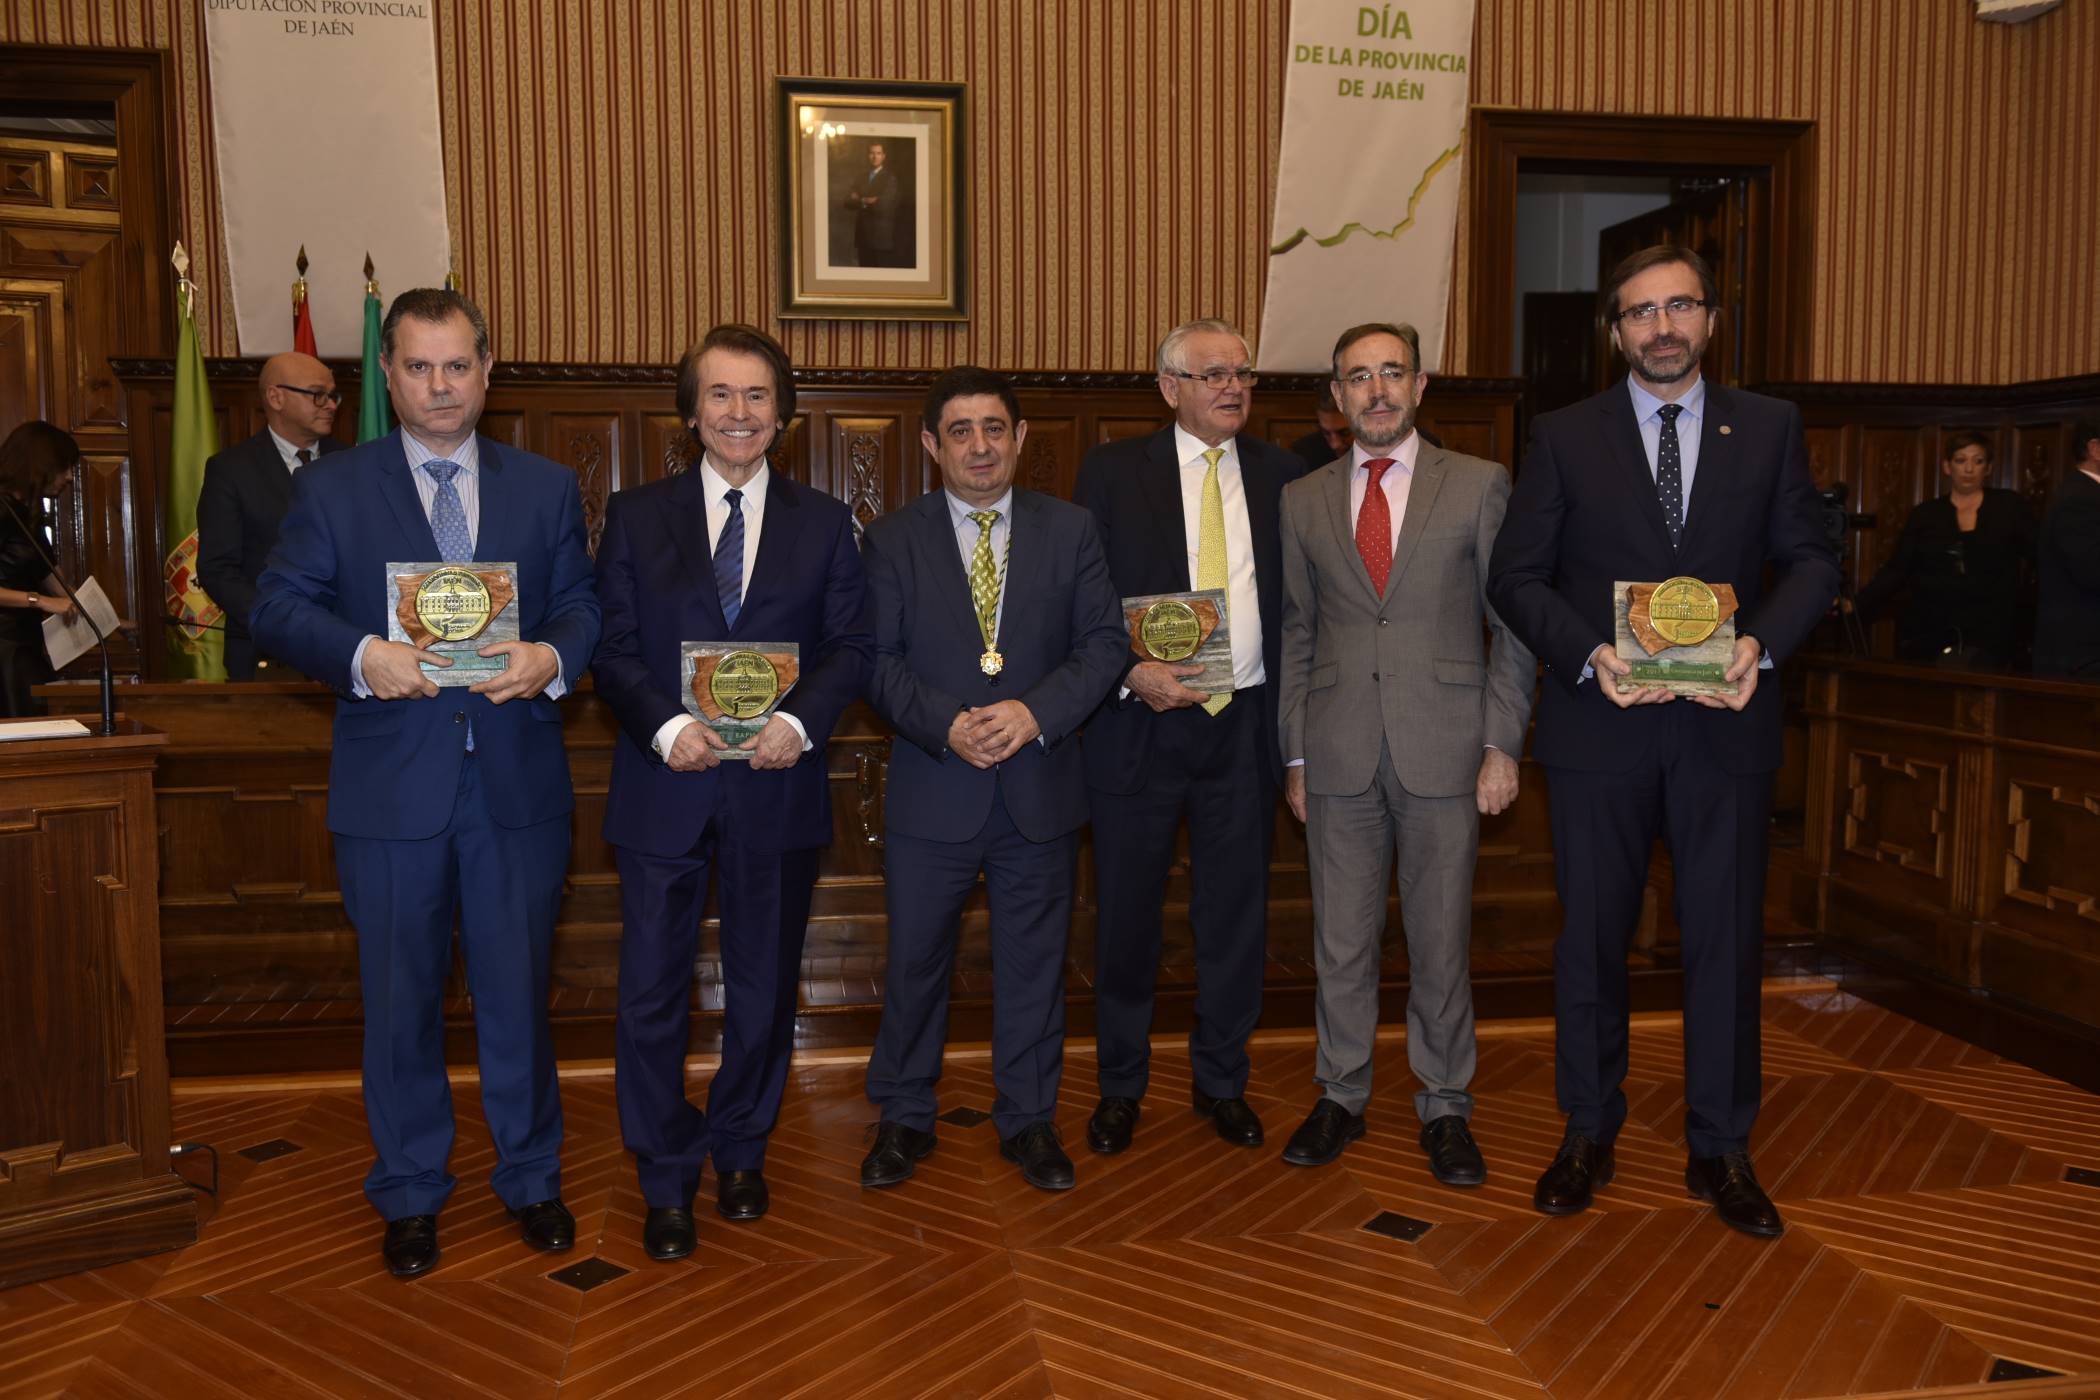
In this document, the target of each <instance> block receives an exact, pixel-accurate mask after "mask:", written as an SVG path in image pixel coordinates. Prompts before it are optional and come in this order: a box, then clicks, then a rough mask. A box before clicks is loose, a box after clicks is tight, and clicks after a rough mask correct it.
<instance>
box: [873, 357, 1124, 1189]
mask: <svg viewBox="0 0 2100 1400" xmlns="http://www.w3.org/2000/svg"><path fill="white" fill-rule="evenodd" d="M1027 434H1028V425H1027V423H1025V422H1024V421H1022V419H1021V410H1020V404H1019V402H1018V401H1017V400H1016V399H1015V398H1014V393H1013V390H1012V389H1011V388H1010V387H1008V385H1007V383H1006V381H1005V380H1004V379H1002V378H1000V377H999V376H998V375H996V374H993V373H991V372H990V371H988V370H982V369H976V368H974V367H970V366H963V367H959V368H956V369H951V370H949V371H947V372H946V373H945V374H943V375H941V376H940V378H938V379H936V380H935V381H934V383H933V387H932V389H931V390H929V391H928V393H927V395H926V406H925V409H924V417H923V426H922V429H921V432H920V440H921V441H922V442H923V443H924V444H925V447H926V451H927V453H928V454H929V455H931V456H932V457H933V458H934V460H935V461H936V462H937V463H938V464H939V465H940V470H941V482H942V487H943V489H941V490H939V491H933V492H929V493H927V494H926V495H924V496H921V497H920V498H919V499H917V500H915V501H913V502H911V503H910V504H908V505H906V506H904V507H903V508H902V509H900V510H897V511H894V512H892V513H891V514H889V515H886V516H884V517H883V518H882V519H880V520H877V521H876V522H875V523H873V524H872V525H870V526H869V527H868V531H867V536H866V538H865V540H864V542H863V554H862V558H863V560H864V561H865V563H866V565H867V570H868V588H869V592H870V594H871V596H872V597H873V600H874V611H875V675H874V679H873V680H872V682H871V683H870V685H869V688H868V696H869V699H870V700H871V701H872V702H873V703H874V706H875V709H876V710H877V711H878V712H879V713H880V714H881V715H882V716H883V717H884V718H885V719H887V720H888V721H889V722H890V724H891V726H892V727H893V728H895V730H896V731H897V737H896V739H895V740H894V741H893V742H892V744H891V746H890V768H889V786H888V789H887V794H886V800H885V802H884V807H883V811H884V833H885V842H886V856H885V866H884V873H885V877H886V879H885V896H886V899H887V901H888V907H889V968H888V973H887V980H886V983H885V986H884V990H883V1006H882V1029H881V1031H880V1033H879V1034H878V1035H877V1036H876V1038H875V1050H874V1054H873V1055H872V1056H871V1057H870V1059H869V1061H868V1097H869V1099H871V1100H872V1101H874V1102H875V1103H876V1104H877V1105H879V1106H880V1107H881V1109H882V1122H881V1124H880V1126H879V1127H878V1129H877V1131H876V1135H875V1141H874V1144H873V1147H872V1148H871V1150H870V1151H869V1152H868V1155H867V1158H866V1160H864V1161H863V1162H862V1163H861V1168H860V1180H861V1184H862V1185H863V1186H894V1185H896V1184H898V1183H899V1182H901V1181H903V1180H905V1179H906V1178H907V1177H909V1176H911V1174H912V1172H913V1169H914V1167H915V1166H916V1164H917V1163H918V1161H919V1159H921V1158H923V1157H925V1156H926V1155H927V1154H928V1153H929V1152H931V1151H933V1149H934V1126H933V1124H934V1117H935V1114H936V1113H937V1112H938V1111H939V1104H938V1101H937V1099H936V1097H935V1090H936V1087H937V1085H938V1083H939V1080H940V1074H941V1056H942V1044H943V1038H944V1036H945V1034H946V1026H947V1019H948V1016H947V1012H948V984H949V978H950V975H951V973H952V971H953V969H954V966H955V945H956V938H957V935H958V931H959V924H960V919H961V916H962V907H963V901H964V900H965V899H966V898H967V897H968V896H969V893H970V890H971V889H972V887H973V886H974V885H975V884H976V881H977V877H978V874H979V872H982V873H983V875H984V880H985V886H986V890H987V892H988V893H989V895H990V902H991V930H990V933H991V944H992V1003H993V1011H992V1027H993V1030H992V1035H993V1040H992V1078H993V1082H994V1083H995V1084H996V1085H997V1087H998V1091H999V1093H998V1098H997V1099H996V1100H995V1101H994V1102H993V1104H992V1120H993V1123H994V1125H995V1126H996V1127H997V1129H998V1132H999V1138H1000V1148H1001V1152H1002V1153H1003V1155H1004V1156H1005V1157H1006V1158H1007V1159H1008V1160H1009V1161H1012V1162H1014V1163H1015V1164H1016V1165H1018V1166H1019V1168H1020V1170H1021V1175H1022V1177H1023V1178H1024V1179H1026V1180H1027V1181H1028V1183H1029V1184H1030V1185H1032V1186H1036V1187H1039V1188H1041V1189H1043V1190H1047V1191H1057V1190H1063V1189H1065V1188H1067V1187H1069V1186H1071V1185H1072V1162H1071V1159H1070V1158H1069V1157H1067V1156H1066V1155H1065V1152H1064V1149H1063V1147H1062V1146H1061V1145H1060V1144H1059V1141H1058V1137H1057V1132H1056V1128H1055V1125H1054V1124H1053V1122H1052V1119H1053V1117H1054V1115H1055V1113H1056V1109H1057V1089H1058V1080H1059V1076H1060V1073H1061V1070H1062V1066H1063V1062H1064V1037H1065V1015H1064V1008H1065V1000H1064V987H1065V939H1066V935H1067V933H1068V932H1069V929H1070V924H1071V913H1072V879H1073V874H1074V862H1075V860H1076V858H1077V853H1078V848H1079V828H1080V827H1081V826H1082V825H1084V824H1085V822H1086V815H1087V806H1086V785H1085V779H1084V777H1083V775H1082V773H1081V771H1080V757H1079V746H1078V744H1077V743H1076V742H1074V740H1075V737H1076V735H1075V731H1076V730H1077V729H1078V728H1079V724H1080V722H1081V721H1082V720H1084V719H1085V718H1086V716H1087V715H1088V714H1089V713H1091V712H1092V710H1093V708H1094V706H1095V705H1096V704H1098V703H1099V702H1100V700H1101V697H1102V696H1103V695H1105V694H1106V693H1107V692H1108V688H1109V687H1110V686H1111V685H1113V684H1114V683H1115V679H1116V675H1117V673H1118V671H1120V670H1121V668H1122V664H1123V660H1124V656H1125V652H1126V651H1127V649H1128V646H1129V642H1128V639H1127V638H1126V637H1125V635H1124V632H1123V620H1122V614H1121V611H1120V609H1119V607H1118V605H1117V598H1116V592H1115V586H1114V585H1113V584H1112V583H1111V582H1110V581H1109V574H1108V565H1107V563H1106V562H1105V560H1104V559H1103V558H1102V554H1101V541H1100V537H1099V535H1098V534H1097V533H1096V531H1095V529H1094V522H1093V519H1092V517H1091V516H1089V515H1088V514H1087V513H1086V512H1085V511H1084V510H1082V509H1080V508H1079V507H1077V506H1074V505H1069V504H1067V503H1066V502H1063V501H1059V500H1056V499H1054V498H1052V497H1049V496H1044V495H1041V494H1039V493H1037V492H1034V491H1028V490H1024V489H1021V488H1019V487H1016V486H1015V485H1014V484H1013V480H1014V468H1015V466H1016V465H1017V464H1018V463H1019V461H1020V456H1021V444H1022V442H1023V441H1025V440H1026V438H1027Z"/></svg>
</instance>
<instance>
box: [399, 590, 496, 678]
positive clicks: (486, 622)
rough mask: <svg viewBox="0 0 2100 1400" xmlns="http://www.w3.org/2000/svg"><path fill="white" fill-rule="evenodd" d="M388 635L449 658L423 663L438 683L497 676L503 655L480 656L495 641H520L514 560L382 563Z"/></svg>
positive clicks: (425, 672) (426, 672)
mask: <svg viewBox="0 0 2100 1400" xmlns="http://www.w3.org/2000/svg"><path fill="white" fill-rule="evenodd" d="M386 579H387V585H386V586H387V605H388V606H387V614H388V616H387V637H388V639H389V640H391V641H396V642H406V643H408V644H409V645H410V646H413V647H421V648H422V649H423V650H425V651H433V652H436V653H438V654H439V655H440V656H444V657H448V658H449V659H450V660H451V662H452V664H451V665H450V666H433V665H431V664H430V663H429V662H427V661H426V662H424V663H423V674H425V675H427V676H429V677H430V679H431V680H433V681H435V682H436V683H437V684H439V685H441V686H454V685H472V684H474V683H475V682H476V681H482V680H487V679H488V678H489V677H490V676H495V675H501V674H502V672H503V670H504V668H505V667H506V666H507V665H508V664H509V658H508V657H504V656H483V655H481V654H480V653H481V649H482V648H483V647H485V646H488V645H490V644H491V643H495V642H515V641H516V640H518V610H517V608H516V607H515V606H513V605H514V604H515V603H516V602H517V598H518V566H517V565H516V564H512V563H480V562H476V563H471V564H448V563H443V562H436V563H398V564H388V565H387V566H386Z"/></svg>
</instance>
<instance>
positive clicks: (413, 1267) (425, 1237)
mask: <svg viewBox="0 0 2100 1400" xmlns="http://www.w3.org/2000/svg"><path fill="white" fill-rule="evenodd" d="M379 1253H380V1256H381V1257H382V1258H384V1259H385V1260H386V1271H387V1272H388V1273H390V1274H392V1275H393V1276H394V1277H395V1278H415V1277H416V1276H417V1275H419V1274H427V1273H429V1272H430V1271H431V1270H432V1269H434V1268H436V1267H437V1261H438V1222H437V1217H436V1216H434V1215H404V1216H402V1217H401V1218H400V1219H399V1220H389V1221H387V1223H386V1243H385V1244H383V1245H381V1246H380V1247H379Z"/></svg>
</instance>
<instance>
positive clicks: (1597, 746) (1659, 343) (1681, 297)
mask: <svg viewBox="0 0 2100 1400" xmlns="http://www.w3.org/2000/svg"><path fill="white" fill-rule="evenodd" d="M1715 302H1716V297H1715V291H1714V281H1713V274H1712V273H1711V272H1709V271H1708V270H1707V267H1706V264H1705V262H1704V261H1703V260H1702V259H1701V258H1700V257H1699V255H1698V254H1696V253H1694V252H1692V251H1690V250H1689V249H1685V248H1674V247H1668V246H1658V247H1654V248H1648V249H1644V250H1643V251H1641V252H1638V253H1635V254H1633V255H1631V256H1630V257H1628V258H1627V259H1626V260H1625V261H1624V262H1622V263H1620V264H1619V266H1618V267H1617V268H1616V269H1615V270H1614V271H1613V273H1612V276H1611V277H1610V278H1609V279H1608V280H1607V283H1606V285H1605V287H1604V290H1603V293H1602V297H1601V303H1600V306H1599V308H1598V309H1599V311H1600V312H1601V313H1602V315H1603V317H1604V319H1605V320H1606V322H1607V323H1608V324H1609V325H1610V326H1611V336H1612V343H1613V344H1614V345H1616V346H1617V347H1618V348H1619V353H1620V354H1622V355H1624V356H1625V357H1626V365H1627V377H1626V381H1625V382H1624V383H1622V384H1615V385H1613V386H1612V387H1611V388H1609V389H1607V390H1605V391H1604V392H1603V393H1601V394H1599V395H1597V396H1596V397H1595V398H1593V399H1590V400H1588V401H1587V402H1584V403H1578V404H1574V405H1572V406H1570V407H1568V408H1564V409H1561V410H1560V411H1558V412H1556V413H1548V414H1543V415H1541V416H1540V418H1539V419H1538V421H1537V422H1536V423H1535V424H1533V426H1532V434H1531V446H1530V448H1529V450H1528V451H1526V452H1525V454H1524V463H1523V469H1522V471H1521V472H1520V473H1519V474H1518V476H1517V489H1516V494H1515V496H1514V497H1513V498H1512V499H1511V501H1510V506H1509V520H1508V523H1507V524H1505V525H1504V526H1503V529H1502V537H1501V539H1499V540H1498V541H1497V542H1496V544H1495V555H1494V565H1493V577H1492V579H1491V581H1490V584H1489V593H1490V596H1491V597H1492V598H1493V599H1494V603H1495V607H1496V608H1497V609H1498V610H1499V611H1500V612H1501V614H1502V615H1503V617H1505V618H1507V619H1508V620H1509V625H1510V627H1511V628H1512V629H1513V630H1514V631H1515V632H1516V633H1517V635H1518V636H1520V637H1522V638H1523V639H1524V640H1525V642H1526V643H1528V644H1529V645H1530V646H1531V647H1532V648H1533V649H1534V650H1536V651H1537V652H1538V654H1539V656H1540V658H1541V659H1542V660H1544V661H1545V663H1546V667H1547V671H1548V676H1547V678H1546V681H1545V685H1544V695H1543V697H1542V698H1541V700H1540V702H1539V725H1538V736H1537V740H1536V745H1537V747H1536V749H1535V750H1534V756H1535V757H1536V758H1537V759H1538V761H1539V763H1540V764H1541V765H1543V766H1544V768H1545V770H1546V789H1547V795H1548V799H1549V802H1550V806H1551V811H1552V816H1553V862H1554V872H1555V877H1556V880H1557V883H1558V885H1559V888H1560V902H1561V907H1562V910H1563V922H1562V924H1561V931H1560V938H1559V941H1558V942H1557V943H1556V944H1555V945H1554V950H1553V995H1554V1020H1555V1026H1556V1031H1555V1063H1554V1087H1555V1091H1556V1093H1557V1095H1558V1097H1559V1100H1560V1107H1561V1111H1562V1112H1563V1113H1565V1114H1567V1115H1568V1122H1567V1128H1566V1132H1565V1135H1564V1137H1563V1139H1562V1143H1561V1147H1560V1150H1559V1151H1558V1152H1557V1153H1556V1154H1555V1156H1554V1159H1553V1161H1552V1163H1551V1164H1550V1165H1549V1166H1548V1167H1547V1168H1546V1171H1545V1174H1544V1175H1543V1176H1542V1177H1540V1179H1539V1183H1538V1186H1537V1189H1536V1191H1535V1192H1534V1195H1533V1203H1534V1204H1535V1205H1536V1206H1537V1207H1538V1209H1539V1210H1541V1211H1543V1212H1545V1213H1546V1214H1548V1215H1572V1214H1574V1213H1575V1212H1577V1211H1580V1210H1583V1209H1585V1208H1586V1207H1587V1206H1588V1205H1589V1204H1590V1201H1591V1198H1592V1194H1593V1192H1594V1191H1596V1190H1597V1189H1598V1188H1601V1187H1604V1186H1608V1185H1609V1184H1610V1183H1611V1180H1612V1176H1613V1174H1614V1170H1615V1162H1614V1159H1613V1150H1612V1144H1613V1140H1614V1139H1615V1138H1616V1137H1617V1136H1618V1133H1619V1129H1620V1128H1621V1127H1622V1126H1623V1125H1624V1123H1625V1121H1626V1114H1627V1103H1626V1094H1625V1091H1624V1089H1623V1087H1622V1085H1623V1084H1624V1082H1625V1078H1626V1067H1627V1053H1628V1051H1627V1040H1628V1036H1627V1027H1626V1016H1627V1009H1628V1007H1627V977H1626V955H1627V951H1628V947H1629V945H1630V944H1631V942H1632V939H1633V930H1634V925H1635V924H1636V923H1637V922H1638V920H1639V918H1640V912H1641V895H1642V891H1643V890H1644V889H1645V887H1646V886H1647V883H1648V855H1649V852H1650V850H1651V849H1652V848H1653V847H1654V845H1655V838H1656V837H1657V836H1661V837H1662V838H1663V839H1664V840H1665V841H1667V842H1668V843H1669V848H1670V861H1671V865H1672V867H1673V874H1674V883H1675V886H1676V908H1677V922H1678V924H1679V926H1680V927H1681V928H1682V930H1683V940H1684V941H1683V959H1684V1104H1685V1116H1684V1138H1685V1143H1686V1146H1687V1149H1688V1151H1687V1156H1688V1161H1687V1162H1686V1164H1685V1184H1686V1186H1687V1187H1688V1188H1689V1189H1690V1191H1691V1192H1692V1194H1693V1195H1695V1196H1700V1197H1703V1198H1704V1199H1706V1200H1709V1201H1712V1202H1714V1204H1715V1206H1716V1208H1717V1213H1718V1214H1719V1216H1720V1217H1721V1220H1722V1221H1723V1222H1724V1223H1725V1224H1728V1225H1730V1226H1733V1227H1734V1228H1735V1229H1738V1230H1741V1231H1743V1232H1745V1233H1746V1234H1751V1235H1757V1236H1761V1237H1766V1238H1769V1237H1772V1236H1775V1235H1778V1234H1779V1233H1780V1232H1781V1231H1782V1230H1783V1229H1784V1228H1785V1225H1784V1223H1783V1222H1782V1221H1781V1220H1780V1217H1779V1212H1778V1211H1777V1210H1775V1209H1774V1208H1773V1206H1772V1202H1771V1200H1770V1198H1768V1197H1767V1196H1766V1195H1765V1192H1764V1189H1763V1188H1762V1187H1761V1186H1759V1185H1758V1181H1757V1177H1756V1174H1755V1173H1754V1172H1753V1171H1752V1170H1751V1166H1750V1156H1749V1146H1750V1127H1751V1124H1752V1123H1754V1122H1755V1121H1756V1119H1757V1108H1758V1098H1759V1093H1760V1088H1761V1086H1760V1081H1759V1058H1758V1005H1759V989H1760V981H1761V977H1762V973H1763V952H1764V946H1763V945H1764V888H1765V860H1766V853H1767V852H1766V840H1767V834H1766V833H1767V831H1768V829H1769V826H1770V817H1771V810H1772V774H1773V772H1774V771H1775V770H1776V769H1777V768H1778V767H1779V758H1780V702H1779V692H1780V687H1779V686H1778V684H1777V683H1776V682H1775V679H1774V678H1773V677H1771V676H1768V675H1765V674H1764V670H1765V669H1766V668H1769V667H1771V666H1772V665H1773V664H1774V663H1775V662H1779V661H1783V660H1784V659H1785V658H1786V657H1787V656H1788V655H1790V654H1791V653H1792V652H1793V651H1794V649H1795V648H1796V647H1798V646H1800V645H1801V644H1802V643H1803V642H1804V641H1806V640H1807V639H1808V634H1809V631H1810V630H1811V629H1812V628H1814V626H1815V625H1816V623H1817V622H1818V621H1819V620H1820V619H1821V618H1822V617H1823V615H1824V612H1825V611H1826V610H1827V609H1828V608H1829V607H1830V603H1831V600H1832V599H1833V598H1834V597H1835V596H1836V594H1837V585H1838V569H1837V558H1836V556H1835V555H1834V554H1833V553H1832V552H1831V548H1830V545H1829V543H1828V542H1827V541H1826V539H1825V538H1824V535H1823V530H1822V525H1821V518H1820V516H1819V514H1818V508H1817V500H1816V494H1815V483H1814V482H1813V481H1812V480H1811V478H1810V476H1809V471H1808V457H1807V453H1806V451H1805V450H1804V448H1803V446H1802V440H1801V415H1800V413H1799V411H1798V410H1796V409H1795V408H1794V406H1793V405H1792V404H1789V403H1783V402H1781V401H1780V400H1778V399H1768V398H1765V397H1763V396H1762V395H1759V394H1747V393H1744V392H1742V391H1741V390H1737V389H1730V388H1728V387H1726V386H1724V385H1721V384H1712V383H1708V382H1707V381H1706V380H1705V379H1704V378H1703V377H1702V376H1701V375H1700V373H1699V359H1700V356H1701V355H1702V354H1703V353H1704V351H1705V349H1706V346H1707V342H1708V340H1709V339H1710V338H1711V337H1712V335H1713V333H1714V328H1715V325H1716V323H1717V321H1718V319H1719V317H1718V314H1717V311H1716V308H1715ZM1768 574H1769V576H1770V584H1769V586H1768V585H1767V582H1766V579H1767V576H1768ZM1680 576H1684V577H1690V578H1695V579H1699V580H1702V581H1704V582H1705V583H1708V584H1729V585H1732V586H1733V587H1734V589H1735V596H1736V600H1737V604H1738V611H1737V612H1736V615H1735V628H1736V641H1735V655H1734V658H1733V660H1732V662H1731V664H1730V665H1729V667H1728V669H1727V671H1726V672H1725V673H1724V674H1725V675H1726V677H1727V679H1728V680H1730V681H1732V682H1734V683H1735V685H1736V686H1737V691H1736V693H1735V694H1734V695H1728V696H1714V695H1698V696H1689V697H1675V696H1673V695H1672V694H1671V693H1670V692H1668V691H1666V690H1663V689H1660V688H1658V687H1643V688H1640V689H1637V690H1632V691H1621V690H1620V689H1619V688H1618V687H1617V685H1616V684H1614V681H1615V678H1616V677H1618V676H1622V675H1625V674H1626V673H1627V672H1628V670H1629V669H1630V667H1629V665H1628V663H1627V662H1626V661H1625V660H1624V659H1622V658H1621V657H1620V656H1619V655H1618V652H1617V649H1616V648H1615V646H1614V645H1613V638H1614V637H1615V636H1616V635H1617V626H1616V621H1615V619H1614V616H1613V610H1614V598H1613V584H1614V583H1615V582H1618V581H1624V582H1628V583H1657V582H1661V581H1663V580H1665V579H1669V578H1675V577H1680ZM1678 699H1685V700H1687V701H1691V702H1696V703H1681V704H1680V703H1676V701H1677V700H1678ZM1648 1126H1649V1127H1650V1128H1651V1129H1653V1130H1655V1131H1657V1132H1660V1133H1662V1134H1664V1135H1668V1134H1670V1132H1671V1129H1672V1125H1670V1124H1669V1123H1666V1122H1663V1121H1660V1120H1656V1119H1651V1120H1650V1121H1649V1123H1648Z"/></svg>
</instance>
